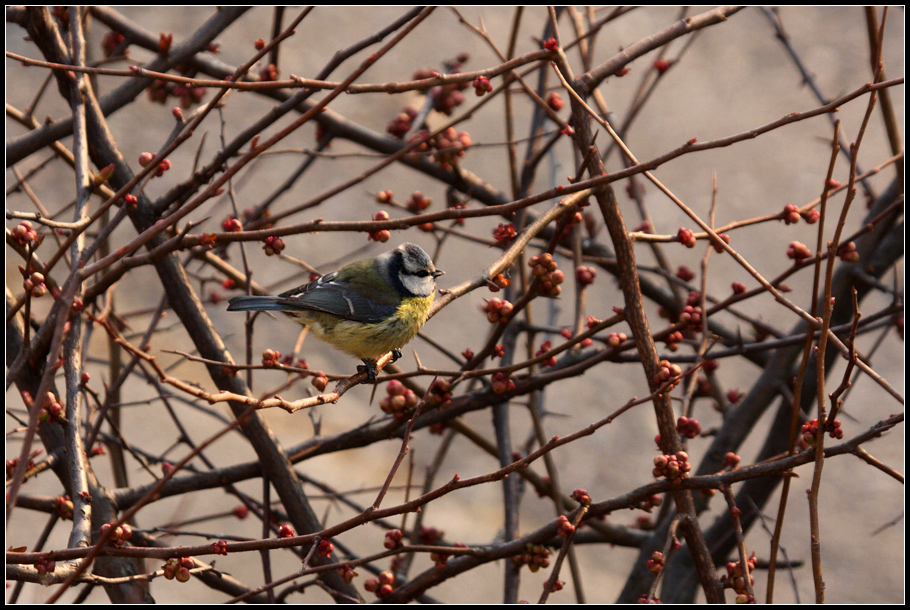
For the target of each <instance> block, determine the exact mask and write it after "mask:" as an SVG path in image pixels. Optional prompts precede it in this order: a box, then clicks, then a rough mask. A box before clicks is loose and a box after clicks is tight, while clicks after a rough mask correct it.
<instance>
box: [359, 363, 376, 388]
mask: <svg viewBox="0 0 910 610" xmlns="http://www.w3.org/2000/svg"><path fill="white" fill-rule="evenodd" d="M357 372H358V373H364V372H365V373H366V374H367V381H369V382H370V383H376V372H377V371H376V361H375V360H364V361H363V364H359V365H357Z"/></svg>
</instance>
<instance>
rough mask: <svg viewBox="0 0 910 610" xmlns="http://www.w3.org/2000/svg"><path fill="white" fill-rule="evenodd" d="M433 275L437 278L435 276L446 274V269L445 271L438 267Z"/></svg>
mask: <svg viewBox="0 0 910 610" xmlns="http://www.w3.org/2000/svg"><path fill="white" fill-rule="evenodd" d="M431 275H432V276H433V278H434V279H435V278H437V277H439V276H440V275H445V271H443V270H442V269H437V270H436V271H434V272H433V273H432V274H431Z"/></svg>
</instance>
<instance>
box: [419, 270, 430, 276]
mask: <svg viewBox="0 0 910 610" xmlns="http://www.w3.org/2000/svg"><path fill="white" fill-rule="evenodd" d="M428 275H430V272H429V271H427V270H426V269H421V270H420V271H418V272H417V277H426V276H428Z"/></svg>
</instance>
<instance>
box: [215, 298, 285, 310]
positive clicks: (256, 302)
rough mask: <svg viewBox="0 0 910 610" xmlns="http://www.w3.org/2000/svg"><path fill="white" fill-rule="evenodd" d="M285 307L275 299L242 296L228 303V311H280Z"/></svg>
mask: <svg viewBox="0 0 910 610" xmlns="http://www.w3.org/2000/svg"><path fill="white" fill-rule="evenodd" d="M286 308H287V307H286V306H284V305H282V304H281V303H279V302H278V298H277V297H269V296H265V297H257V296H242V297H233V298H232V299H231V300H230V301H228V308H227V310H228V311H269V310H271V311H280V310H282V309H286Z"/></svg>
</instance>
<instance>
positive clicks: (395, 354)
mask: <svg viewBox="0 0 910 610" xmlns="http://www.w3.org/2000/svg"><path fill="white" fill-rule="evenodd" d="M400 359H401V350H400V349H398V348H397V347H396V348H395V349H393V350H392V359H391V360H389V363H390V364H391V363H392V362H396V361H398V360H400Z"/></svg>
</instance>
